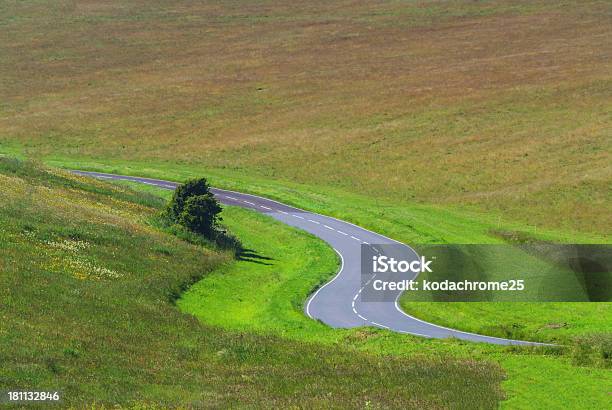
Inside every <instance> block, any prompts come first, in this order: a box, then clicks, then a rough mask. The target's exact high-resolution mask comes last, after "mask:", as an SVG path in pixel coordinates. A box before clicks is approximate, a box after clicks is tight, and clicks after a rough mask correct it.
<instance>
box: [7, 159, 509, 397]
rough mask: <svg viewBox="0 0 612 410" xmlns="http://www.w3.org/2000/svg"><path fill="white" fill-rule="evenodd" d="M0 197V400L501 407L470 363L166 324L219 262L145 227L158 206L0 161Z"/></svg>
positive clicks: (211, 252) (493, 373)
mask: <svg viewBox="0 0 612 410" xmlns="http://www.w3.org/2000/svg"><path fill="white" fill-rule="evenodd" d="M0 194H1V195H0V301H1V302H0V315H1V318H2V326H1V327H0V362H1V363H2V366H1V368H0V390H5V389H22V390H43V389H44V390H60V391H61V392H62V396H63V400H64V401H63V403H62V406H66V407H68V406H72V407H76V408H81V407H87V406H88V405H92V404H94V403H95V404H96V405H97V406H106V407H111V406H114V405H122V406H128V407H131V406H137V407H138V406H140V407H143V406H144V407H149V406H154V405H155V406H160V407H176V406H179V407H262V406H263V407H283V408H285V407H295V406H306V407H313V408H322V407H330V406H332V407H355V408H357V407H367V406H373V407H393V408H398V407H402V408H440V407H450V406H467V405H468V404H473V403H478V405H479V406H481V407H482V408H494V407H496V404H497V402H498V400H499V399H501V398H502V393H501V391H500V388H499V382H500V381H501V379H502V378H503V373H502V371H501V369H500V368H499V367H498V366H496V365H495V364H493V363H488V362H485V361H482V360H475V359H473V358H452V357H450V356H449V357H445V358H444V359H443V360H442V359H439V358H438V359H432V358H428V357H411V358H409V357H399V356H391V355H385V356H384V357H382V358H381V356H380V355H379V354H372V353H368V352H359V351H358V350H357V349H354V348H352V347H351V346H344V345H341V344H338V345H334V344H325V345H321V344H316V343H312V342H306V341H303V340H298V339H297V338H293V339H292V340H289V339H287V338H281V337H279V336H278V335H274V334H267V335H265V334H261V333H260V334H252V332H249V333H245V332H237V331H228V330H224V329H221V328H219V327H215V326H210V325H205V324H201V323H199V322H198V321H196V320H194V319H193V318H190V317H189V316H188V315H185V314H183V313H181V312H179V310H178V309H177V308H176V306H175V305H174V304H173V301H174V300H175V299H176V297H177V296H178V295H179V294H180V293H181V292H182V290H183V289H185V288H186V287H188V286H189V284H191V283H192V282H193V281H194V280H198V279H200V278H202V277H206V276H207V275H209V274H210V273H211V271H213V269H215V268H218V267H219V266H223V265H224V264H227V263H229V261H230V258H229V255H227V254H222V253H220V252H219V251H217V250H216V249H214V248H212V247H202V246H195V245H192V244H189V243H186V242H184V241H182V240H180V239H179V238H177V237H175V236H172V235H168V234H166V233H165V232H161V231H159V230H157V229H156V228H154V227H153V226H151V225H150V224H149V221H151V220H152V218H153V217H154V216H155V214H156V213H157V212H158V210H159V206H160V205H161V202H160V200H159V199H158V198H156V197H153V196H151V195H150V194H147V193H138V192H134V191H132V190H130V189H127V188H126V187H116V186H113V185H110V184H107V183H105V182H100V181H93V180H89V179H85V178H81V177H76V176H72V175H69V174H66V173H64V172H61V171H57V170H48V169H43V168H40V167H37V166H32V165H30V164H24V163H21V162H18V161H15V160H10V159H6V158H0ZM315 246H320V245H318V244H315ZM241 263H242V262H241ZM440 392H443V393H442V394H441V393H440Z"/></svg>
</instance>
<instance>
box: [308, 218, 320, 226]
mask: <svg viewBox="0 0 612 410" xmlns="http://www.w3.org/2000/svg"><path fill="white" fill-rule="evenodd" d="M308 222H312V223H313V224H317V225H321V222H318V221H313V220H312V219H309V220H308Z"/></svg>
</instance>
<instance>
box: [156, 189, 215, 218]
mask: <svg viewBox="0 0 612 410" xmlns="http://www.w3.org/2000/svg"><path fill="white" fill-rule="evenodd" d="M201 195H209V196H211V197H212V196H213V195H212V193H211V192H210V185H208V182H207V181H206V178H196V179H190V180H189V181H187V182H185V183H184V184H182V185H179V186H178V187H177V188H176V190H175V191H174V194H173V195H172V199H171V200H170V203H169V204H168V207H167V208H166V216H167V218H168V219H170V221H172V222H174V223H180V221H179V220H180V218H181V215H182V213H183V210H184V208H185V203H186V202H187V200H188V199H189V198H191V197H194V196H201Z"/></svg>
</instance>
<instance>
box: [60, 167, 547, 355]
mask: <svg viewBox="0 0 612 410" xmlns="http://www.w3.org/2000/svg"><path fill="white" fill-rule="evenodd" d="M72 172H74V173H75V174H79V175H83V176H90V177H95V178H101V179H110V180H126V181H132V182H138V183H142V184H147V185H153V186H157V187H161V188H166V189H171V190H173V189H175V188H176V187H177V186H178V185H179V184H178V183H176V182H170V181H163V180H158V179H151V178H141V177H133V176H125V175H114V174H107V173H100V172H87V171H72ZM211 190H212V192H213V193H214V194H215V196H216V198H217V199H218V200H219V202H221V203H222V204H225V205H233V206H239V207H242V208H248V209H251V210H254V211H256V212H260V213H264V214H266V215H269V216H271V217H272V218H274V219H276V220H279V221H281V222H283V223H285V224H287V225H290V226H293V227H296V228H299V229H302V230H304V231H307V232H309V233H311V234H313V235H315V236H317V237H319V238H321V239H322V240H324V241H325V242H327V243H328V244H329V245H331V246H332V247H333V248H334V249H335V250H336V252H337V253H338V255H339V256H340V259H341V261H342V265H341V268H340V271H339V272H338V273H337V274H336V276H335V277H334V278H332V279H331V280H330V281H329V282H327V283H326V284H325V285H323V286H321V287H320V288H319V289H317V290H316V291H315V292H314V293H313V294H312V295H310V297H309V298H308V300H307V301H306V304H305V308H304V311H305V313H306V315H307V316H309V317H310V318H312V319H316V320H320V321H321V322H323V323H325V324H327V325H329V326H331V327H335V328H352V327H359V326H375V327H378V328H383V329H388V330H391V331H394V332H398V333H405V334H410V335H415V336H422V337H427V338H440V339H442V338H457V339H462V340H468V341H472V342H484V343H493V344H499V345H544V344H543V343H536V342H528V341H521V340H511V339H503V338H497V337H491V336H483V335H478V334H474V333H469V332H462V331H459V330H454V329H449V328H446V327H443V326H438V325H435V324H432V323H428V322H425V321H422V320H420V319H417V318H415V317H413V316H410V315H408V314H407V313H405V312H403V311H402V310H401V308H400V307H399V304H398V299H399V297H400V295H401V291H396V292H395V294H392V295H391V296H392V297H391V298H390V299H387V300H392V301H390V302H368V301H363V300H362V298H361V292H362V290H363V287H362V283H361V246H362V245H365V246H375V244H400V243H399V242H397V241H395V240H393V239H390V238H387V237H386V236H383V235H380V234H377V233H374V232H372V231H369V230H367V229H364V228H361V227H359V226H357V225H354V224H351V223H349V222H344V221H341V220H339V219H336V218H332V217H329V216H324V215H320V214H316V213H312V212H308V211H305V210H303V209H299V208H295V207H291V206H288V205H285V204H282V203H280V202H277V201H274V200H271V199H267V198H263V197H260V196H256V195H250V194H243V193H240V192H234V191H228V190H224V189H219V188H212V189H211ZM400 245H402V244H400ZM403 246H405V247H406V251H407V252H412V254H413V255H414V257H415V259H416V258H418V256H417V254H416V252H414V250H412V249H411V248H410V247H408V246H407V245H403Z"/></svg>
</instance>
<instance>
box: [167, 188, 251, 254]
mask: <svg viewBox="0 0 612 410" xmlns="http://www.w3.org/2000/svg"><path fill="white" fill-rule="evenodd" d="M221 210H222V208H221V205H220V204H219V202H217V200H216V199H215V197H214V195H213V194H212V192H210V186H209V185H208V182H206V179H204V178H198V179H192V180H189V181H187V182H185V183H184V184H183V185H180V186H179V187H178V188H177V189H176V191H174V195H173V196H172V199H171V200H170V203H169V204H168V206H167V207H166V209H165V210H164V212H163V214H162V216H163V220H164V221H165V222H166V223H168V224H169V225H170V226H174V227H182V228H180V229H185V228H186V230H185V231H184V232H182V231H181V232H179V231H177V232H176V233H177V234H178V233H180V234H181V235H179V236H181V237H183V236H184V234H187V233H190V232H192V233H195V234H197V235H199V236H201V237H204V238H206V239H208V240H210V241H214V242H215V244H216V245H217V246H218V247H220V248H222V249H233V250H234V252H235V253H237V252H238V251H240V249H242V245H241V243H240V241H239V240H238V238H236V237H235V236H234V235H232V234H231V233H229V232H227V231H226V230H224V229H221V228H220V227H219V226H218V223H219V221H220V220H221V217H220V216H219V213H220V212H221ZM190 241H191V240H190Z"/></svg>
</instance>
